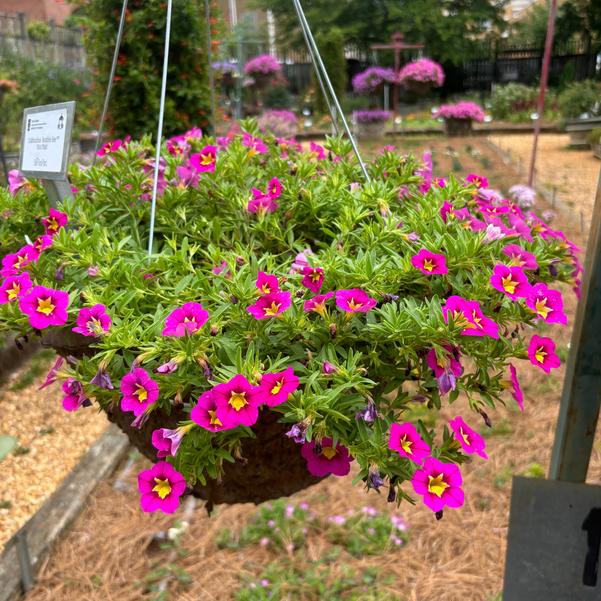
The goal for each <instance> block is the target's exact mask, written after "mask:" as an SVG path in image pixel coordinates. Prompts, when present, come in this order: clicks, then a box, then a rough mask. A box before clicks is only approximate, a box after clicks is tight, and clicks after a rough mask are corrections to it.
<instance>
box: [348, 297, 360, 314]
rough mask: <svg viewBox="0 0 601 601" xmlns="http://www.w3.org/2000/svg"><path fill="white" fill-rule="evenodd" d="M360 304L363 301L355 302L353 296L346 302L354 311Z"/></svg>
mask: <svg viewBox="0 0 601 601" xmlns="http://www.w3.org/2000/svg"><path fill="white" fill-rule="evenodd" d="M362 306H363V303H356V302H355V299H354V298H351V300H350V301H349V303H348V307H349V309H351V310H352V311H356V310H357V309H360V308H361V307H362Z"/></svg>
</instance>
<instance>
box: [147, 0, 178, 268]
mask: <svg viewBox="0 0 601 601" xmlns="http://www.w3.org/2000/svg"><path fill="white" fill-rule="evenodd" d="M172 8H173V1H172V0H167V23H166V25H165V56H164V58H163V79H162V82H161V103H160V107H159V123H158V126H157V139H156V154H155V159H154V180H153V182H152V204H151V206H150V234H149V236H148V256H149V257H150V255H152V243H153V241H154V221H155V215H156V205H157V191H158V186H159V167H160V162H161V144H162V141H163V120H164V117H165V96H166V94H167V69H168V67H169V40H170V38H171V11H172Z"/></svg>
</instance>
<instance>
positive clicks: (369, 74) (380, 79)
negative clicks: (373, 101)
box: [352, 66, 396, 94]
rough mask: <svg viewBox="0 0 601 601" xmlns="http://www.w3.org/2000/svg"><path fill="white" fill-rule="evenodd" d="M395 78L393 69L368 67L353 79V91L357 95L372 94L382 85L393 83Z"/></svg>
mask: <svg viewBox="0 0 601 601" xmlns="http://www.w3.org/2000/svg"><path fill="white" fill-rule="evenodd" d="M395 81H396V76H395V73H394V70H393V69H389V68H387V67H377V66H376V67H368V68H367V69H365V71H361V73H357V75H355V76H354V77H353V81H352V84H353V90H354V91H355V92H357V93H358V94H373V93H374V92H376V91H378V89H379V88H380V87H381V86H382V84H384V83H394V82H395Z"/></svg>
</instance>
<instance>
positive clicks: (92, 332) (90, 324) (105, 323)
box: [71, 304, 113, 336]
mask: <svg viewBox="0 0 601 601" xmlns="http://www.w3.org/2000/svg"><path fill="white" fill-rule="evenodd" d="M76 323H77V327H75V328H71V329H72V330H73V332H77V333H78V334H82V335H83V336H100V335H101V334H104V332H108V331H109V328H110V327H111V324H112V323H113V321H112V319H111V318H110V317H109V316H108V315H107V312H106V307H105V306H104V305H101V304H98V305H94V306H93V307H83V308H82V309H80V310H79V314H78V315H77V321H76Z"/></svg>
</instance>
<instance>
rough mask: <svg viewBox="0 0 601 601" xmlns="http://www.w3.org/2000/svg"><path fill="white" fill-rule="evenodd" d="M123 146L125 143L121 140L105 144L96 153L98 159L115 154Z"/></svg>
mask: <svg viewBox="0 0 601 601" xmlns="http://www.w3.org/2000/svg"><path fill="white" fill-rule="evenodd" d="M122 146H125V142H124V141H123V140H111V141H110V142H107V143H106V144H103V145H102V146H101V147H100V148H99V149H98V152H97V153H96V154H97V155H98V156H99V157H103V156H106V155H108V154H112V153H113V152H117V151H118V150H119V148H121V147H122Z"/></svg>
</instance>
